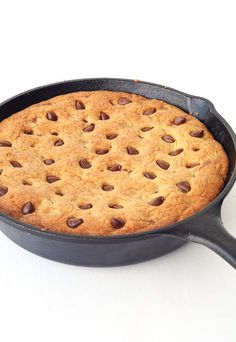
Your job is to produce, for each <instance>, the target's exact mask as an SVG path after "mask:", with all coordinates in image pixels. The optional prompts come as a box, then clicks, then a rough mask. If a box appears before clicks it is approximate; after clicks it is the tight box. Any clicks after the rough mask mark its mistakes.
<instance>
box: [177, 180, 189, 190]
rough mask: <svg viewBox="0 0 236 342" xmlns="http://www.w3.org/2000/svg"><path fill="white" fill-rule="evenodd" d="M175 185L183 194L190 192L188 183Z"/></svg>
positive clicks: (183, 182)
mask: <svg viewBox="0 0 236 342" xmlns="http://www.w3.org/2000/svg"><path fill="white" fill-rule="evenodd" d="M176 185H177V187H178V188H179V189H180V190H181V191H182V192H184V193H187V192H189V191H190V190H191V186H190V184H189V182H186V181H182V182H179V183H177V184H176Z"/></svg>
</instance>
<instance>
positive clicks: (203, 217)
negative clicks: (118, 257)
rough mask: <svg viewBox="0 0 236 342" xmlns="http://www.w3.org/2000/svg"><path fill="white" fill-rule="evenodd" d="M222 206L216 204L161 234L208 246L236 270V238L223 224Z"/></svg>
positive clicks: (162, 230)
mask: <svg viewBox="0 0 236 342" xmlns="http://www.w3.org/2000/svg"><path fill="white" fill-rule="evenodd" d="M221 205H222V202H220V203H216V204H215V205H213V206H212V207H211V208H209V210H207V211H204V212H200V213H199V214H197V215H195V217H193V218H192V219H191V217H190V218H189V219H187V220H184V221H182V222H181V221H180V222H179V224H176V225H174V226H172V227H170V228H167V229H165V228H164V229H161V231H160V233H161V234H164V235H166V234H168V235H171V236H173V237H176V238H178V239H181V240H186V241H191V242H195V243H199V244H201V245H203V246H206V247H208V248H210V249H211V250H213V251H214V252H215V253H217V254H218V255H219V256H221V257H222V258H223V259H225V260H226V261H227V262H228V263H229V264H230V265H231V266H233V267H234V268H235V269H236V238H234V237H233V236H232V235H231V234H230V233H229V232H228V231H227V230H226V229H225V227H224V225H223V223H222V220H221ZM185 221H186V222H185Z"/></svg>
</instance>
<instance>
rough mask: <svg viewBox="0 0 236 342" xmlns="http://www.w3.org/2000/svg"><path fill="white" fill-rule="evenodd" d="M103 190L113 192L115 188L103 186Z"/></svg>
mask: <svg viewBox="0 0 236 342" xmlns="http://www.w3.org/2000/svg"><path fill="white" fill-rule="evenodd" d="M102 190H104V191H112V190H114V186H113V185H110V184H103V185H102Z"/></svg>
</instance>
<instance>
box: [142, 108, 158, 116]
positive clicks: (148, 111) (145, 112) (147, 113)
mask: <svg viewBox="0 0 236 342" xmlns="http://www.w3.org/2000/svg"><path fill="white" fill-rule="evenodd" d="M154 113H156V109H155V108H151V109H147V110H145V111H144V112H143V115H152V114H154Z"/></svg>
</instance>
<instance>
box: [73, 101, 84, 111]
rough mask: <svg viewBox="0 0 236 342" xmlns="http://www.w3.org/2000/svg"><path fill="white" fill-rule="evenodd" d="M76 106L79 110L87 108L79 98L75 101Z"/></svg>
mask: <svg viewBox="0 0 236 342" xmlns="http://www.w3.org/2000/svg"><path fill="white" fill-rule="evenodd" d="M75 108H76V109H78V110H81V109H85V106H84V104H83V102H82V101H80V100H77V101H75Z"/></svg>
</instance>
